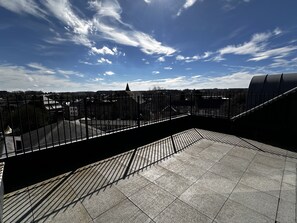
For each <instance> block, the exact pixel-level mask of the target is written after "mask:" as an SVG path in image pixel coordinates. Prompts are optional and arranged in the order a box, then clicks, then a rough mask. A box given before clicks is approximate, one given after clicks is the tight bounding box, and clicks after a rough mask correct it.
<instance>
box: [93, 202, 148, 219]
mask: <svg viewBox="0 0 297 223" xmlns="http://www.w3.org/2000/svg"><path fill="white" fill-rule="evenodd" d="M94 222H96V223H101V222H102V223H105V222H113V223H117V222H121V223H130V222H131V223H150V222H151V219H150V218H149V217H148V216H147V215H146V214H144V213H143V212H142V211H141V210H140V209H139V208H138V207H136V206H135V205H134V204H133V203H132V202H131V201H130V200H128V199H125V200H124V201H122V202H121V203H119V204H118V205H116V206H114V207H113V208H111V209H109V210H108V211H107V212H105V213H104V214H102V215H101V216H99V217H98V218H96V219H95V220H94Z"/></svg>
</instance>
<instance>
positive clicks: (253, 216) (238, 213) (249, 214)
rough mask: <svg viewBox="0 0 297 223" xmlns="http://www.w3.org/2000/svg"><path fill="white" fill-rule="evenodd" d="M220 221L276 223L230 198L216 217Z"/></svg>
mask: <svg viewBox="0 0 297 223" xmlns="http://www.w3.org/2000/svg"><path fill="white" fill-rule="evenodd" d="M216 222H218V223H239V222H240V223H251V222H257V223H274V220H272V219H270V218H268V217H266V216H264V215H261V214H259V213H258V212H256V211H253V210H251V209H249V208H248V207H245V206H243V205H241V204H239V203H237V202H234V201H231V200H228V201H227V202H226V204H225V205H224V207H223V208H222V210H221V211H220V213H219V214H218V216H217V218H216Z"/></svg>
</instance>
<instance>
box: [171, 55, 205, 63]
mask: <svg viewBox="0 0 297 223" xmlns="http://www.w3.org/2000/svg"><path fill="white" fill-rule="evenodd" d="M175 59H176V60H179V61H185V62H186V63H191V62H194V61H198V60H200V59H201V57H200V56H198V55H196V56H192V57H184V56H182V55H177V56H176V58H175Z"/></svg>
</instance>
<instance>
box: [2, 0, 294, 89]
mask: <svg viewBox="0 0 297 223" xmlns="http://www.w3.org/2000/svg"><path fill="white" fill-rule="evenodd" d="M296 10H297V1H296V0H118V1H117V0H90V1H87V0H73V1H71V0H0V77H1V81H0V90H43V91H90V90H91V91H97V90H121V89H124V88H125V86H126V83H127V82H128V83H129V85H130V88H131V89H132V90H148V89H151V88H153V87H155V86H158V87H162V88H168V89H185V88H190V89H194V88H195V89H197V88H214V87H216V88H233V87H248V84H249V82H250V79H251V78H252V76H253V75H260V74H267V73H268V74H273V73H292V72H296V71H297V13H296Z"/></svg>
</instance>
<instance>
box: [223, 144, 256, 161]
mask: <svg viewBox="0 0 297 223" xmlns="http://www.w3.org/2000/svg"><path fill="white" fill-rule="evenodd" d="M256 153H257V152H256V151H255V150H252V149H247V148H243V147H240V146H236V147H234V148H233V149H231V150H230V152H228V155H231V156H235V157H239V158H242V159H246V160H248V161H252V160H253V158H254V156H255V155H256Z"/></svg>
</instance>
